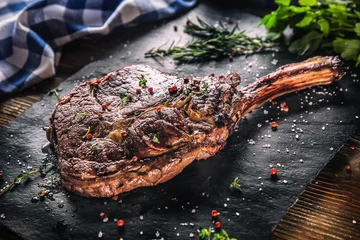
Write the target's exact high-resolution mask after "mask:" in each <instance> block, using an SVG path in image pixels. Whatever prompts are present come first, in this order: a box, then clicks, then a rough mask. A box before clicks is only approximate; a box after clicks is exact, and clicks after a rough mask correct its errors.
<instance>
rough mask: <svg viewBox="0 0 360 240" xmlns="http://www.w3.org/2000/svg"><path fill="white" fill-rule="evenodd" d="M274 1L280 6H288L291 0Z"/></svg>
mask: <svg viewBox="0 0 360 240" xmlns="http://www.w3.org/2000/svg"><path fill="white" fill-rule="evenodd" d="M275 3H276V4H278V5H282V6H289V5H290V3H291V0H275Z"/></svg>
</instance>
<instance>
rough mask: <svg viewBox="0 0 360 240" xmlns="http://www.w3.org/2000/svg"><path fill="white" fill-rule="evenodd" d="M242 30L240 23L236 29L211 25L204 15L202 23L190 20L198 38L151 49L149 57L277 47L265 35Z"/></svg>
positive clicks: (191, 56) (209, 55) (196, 55)
mask: <svg viewBox="0 0 360 240" xmlns="http://www.w3.org/2000/svg"><path fill="white" fill-rule="evenodd" d="M237 30H239V27H238V25H237V24H236V25H235V26H234V27H233V28H232V29H230V30H229V29H227V28H225V27H224V26H223V25H222V24H221V23H220V27H215V26H213V25H210V24H208V23H206V22H204V21H203V20H201V19H200V18H198V23H194V22H192V21H190V20H188V21H187V24H186V26H185V29H184V31H185V32H186V33H188V34H190V35H192V36H195V37H198V39H195V40H193V41H190V42H188V43H186V44H185V45H184V46H173V45H174V42H173V43H172V44H171V46H170V47H169V48H168V49H164V48H161V47H159V48H158V49H155V48H153V49H150V50H149V51H148V52H146V53H145V57H164V56H167V55H170V56H171V57H172V58H174V59H175V60H179V61H186V60H188V61H192V60H209V59H214V58H221V57H228V56H234V55H242V54H253V53H258V52H264V51H271V50H274V47H275V46H276V44H275V43H272V42H269V41H268V40H263V39H262V38H261V37H250V36H248V35H246V34H245V33H244V31H237Z"/></svg>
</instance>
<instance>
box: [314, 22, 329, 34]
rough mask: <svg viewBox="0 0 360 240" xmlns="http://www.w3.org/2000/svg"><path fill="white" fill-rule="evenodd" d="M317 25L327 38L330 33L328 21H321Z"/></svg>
mask: <svg viewBox="0 0 360 240" xmlns="http://www.w3.org/2000/svg"><path fill="white" fill-rule="evenodd" d="M317 23H318V25H319V27H320V30H321V31H322V32H323V33H324V36H325V37H327V35H328V34H329V32H330V24H329V22H328V20H326V19H320V20H319V21H318V22H317Z"/></svg>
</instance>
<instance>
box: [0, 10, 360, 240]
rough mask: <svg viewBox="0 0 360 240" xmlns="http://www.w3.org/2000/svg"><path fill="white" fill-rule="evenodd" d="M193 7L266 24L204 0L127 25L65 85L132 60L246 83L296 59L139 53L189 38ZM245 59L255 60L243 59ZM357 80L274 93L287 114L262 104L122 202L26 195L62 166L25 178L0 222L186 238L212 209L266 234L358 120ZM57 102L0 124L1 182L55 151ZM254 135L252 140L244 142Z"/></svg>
mask: <svg viewBox="0 0 360 240" xmlns="http://www.w3.org/2000/svg"><path fill="white" fill-rule="evenodd" d="M196 16H200V17H201V18H203V19H204V20H207V21H209V22H212V23H214V21H215V20H225V17H231V18H232V19H235V20H240V26H241V28H242V29H245V30H249V31H250V32H251V33H252V34H264V30H263V29H262V28H257V24H258V21H259V18H257V17H255V16H252V15H250V14H247V13H243V12H240V11H239V10H236V9H233V10H231V9H230V10H229V9H224V10H222V9H218V8H217V7H213V6H212V5H205V4H202V5H200V6H198V7H197V8H196V9H195V10H193V11H191V12H190V13H189V14H187V15H186V16H184V17H181V18H179V19H177V20H174V21H172V22H169V23H167V24H165V25H163V26H160V27H155V28H153V27H143V28H136V29H132V30H128V31H126V34H125V35H124V36H123V38H122V39H117V38H115V37H114V39H113V40H112V41H119V45H118V47H116V48H115V49H113V50H112V51H111V52H109V55H108V56H107V57H105V58H104V59H102V60H100V61H97V62H93V63H92V64H90V65H88V66H86V67H85V68H84V69H82V70H81V71H79V72H78V73H76V74H75V75H74V76H72V77H71V78H70V79H68V80H67V81H65V82H64V83H63V84H62V85H61V87H62V88H63V89H64V91H63V92H61V94H62V95H64V94H65V93H66V92H68V91H70V90H71V89H72V88H73V86H74V85H77V84H79V82H81V81H83V80H84V79H91V78H97V77H100V76H103V75H104V74H106V73H108V72H110V71H112V70H116V69H118V68H120V67H122V66H125V65H130V64H137V63H145V64H149V65H151V66H153V67H155V68H158V69H159V70H161V71H164V72H168V73H174V74H178V75H180V76H188V75H191V74H195V75H198V76H202V75H207V74H209V73H211V72H214V73H215V74H216V75H219V74H222V73H225V74H226V73H227V72H228V71H238V72H240V73H241V76H242V79H243V83H242V84H246V83H248V82H251V81H253V78H254V77H255V76H256V75H257V74H259V75H263V74H266V73H268V72H270V71H271V70H274V69H275V68H276V67H277V66H280V65H282V64H286V63H290V62H296V61H300V60H302V59H299V58H297V57H295V56H294V55H290V54H288V53H286V52H283V53H276V54H272V53H269V54H261V55H253V56H249V57H247V58H246V57H236V58H235V59H234V61H233V62H231V63H230V62H229V61H228V60H227V59H225V60H222V61H210V62H207V63H201V64H183V65H178V66H177V65H175V64H174V62H172V61H171V60H170V59H165V60H160V61H158V62H156V61H154V60H153V59H144V58H143V53H144V51H145V50H148V49H150V48H151V47H153V46H159V45H161V44H162V43H163V42H165V41H167V40H172V39H174V40H177V39H179V38H180V37H181V39H182V40H181V41H183V42H184V41H186V39H189V37H188V36H186V35H184V34H183V33H182V27H180V26H182V25H183V23H184V22H185V20H186V18H187V17H189V18H191V19H195V17H196ZM173 25H177V26H178V29H179V30H178V32H174V31H173ZM152 28H153V29H152ZM273 59H277V60H278V63H277V65H276V66H275V65H273V64H271V61H272V60H273ZM250 62H251V63H252V67H251V68H249V67H248V63H250ZM245 68H246V70H245ZM247 69H250V71H248V70H247ZM359 85H360V84H359V83H358V80H357V77H355V75H352V74H351V72H350V70H349V73H348V74H347V76H346V77H345V78H344V79H343V80H342V81H340V82H338V83H336V84H334V85H332V86H330V87H325V88H323V87H318V88H314V89H309V90H305V91H302V92H299V93H294V94H290V95H287V96H284V97H281V98H279V99H277V102H279V103H280V102H282V101H285V102H286V103H287V105H288V106H289V109H290V110H289V112H287V113H285V112H283V111H280V109H279V107H278V105H271V104H270V103H266V104H265V105H264V106H263V107H261V108H258V109H256V110H254V111H253V112H252V113H250V114H248V116H247V117H246V119H244V120H242V121H241V122H240V124H239V129H238V131H237V132H235V133H234V134H233V135H232V136H231V137H230V138H229V141H228V145H227V147H226V148H225V149H223V150H222V151H221V152H220V153H219V154H218V155H217V156H215V157H212V158H210V159H208V160H206V161H198V162H195V163H193V164H191V165H190V166H189V167H188V168H186V169H185V170H184V171H183V173H182V174H180V175H178V176H177V177H175V178H174V179H172V180H171V181H169V182H167V183H164V184H161V185H159V186H157V187H151V188H141V189H136V190H134V191H132V192H130V193H126V194H122V195H120V196H119V199H118V201H114V200H112V199H111V198H106V199H94V198H83V197H79V196H76V195H73V194H71V193H68V192H66V191H64V190H62V189H61V187H60V188H56V189H52V191H53V192H55V194H54V196H53V199H46V200H45V201H43V202H37V203H31V199H32V198H33V197H34V196H36V195H37V193H38V192H39V191H40V190H41V189H42V188H41V187H39V184H40V185H41V184H46V183H48V182H51V181H52V180H54V179H55V181H56V179H57V178H58V175H57V174H56V173H53V174H49V175H48V176H46V178H41V177H40V176H34V177H31V178H30V180H29V181H27V182H26V183H25V184H22V185H21V186H17V187H16V188H15V189H14V190H13V191H12V192H10V193H7V194H6V195H4V196H3V197H1V199H0V214H2V213H3V214H4V215H5V217H6V218H5V219H0V226H1V227H2V228H3V229H9V230H11V231H12V232H13V233H14V234H16V235H17V236H19V237H21V238H25V239H89V238H91V239H94V238H97V236H98V233H99V231H102V232H103V237H102V238H103V239H119V238H120V237H123V238H124V239H160V238H162V237H163V238H165V239H188V238H189V237H190V236H191V234H194V238H197V235H198V234H197V229H198V228H201V227H208V226H210V225H211V224H212V223H211V215H210V212H211V210H212V209H217V210H218V211H219V212H220V213H221V215H220V218H219V219H220V221H221V222H222V226H223V227H224V229H226V230H227V231H228V233H229V234H230V235H231V236H233V237H236V238H238V239H264V238H265V237H266V236H268V235H269V233H270V232H271V230H272V229H273V227H274V226H275V225H276V224H277V223H278V222H279V221H280V219H281V217H282V216H283V215H284V213H285V212H286V210H287V209H288V208H289V207H290V206H291V205H292V204H293V203H294V202H295V200H296V197H297V196H298V195H299V194H300V193H301V192H302V191H303V189H304V187H305V186H306V185H307V184H308V183H309V182H310V181H311V180H312V179H313V178H314V177H315V176H316V174H317V173H318V172H319V171H320V170H321V169H322V168H323V167H324V165H325V164H326V163H327V162H328V160H329V159H330V157H331V156H332V155H333V154H334V151H331V150H330V149H331V148H333V149H335V150H336V149H337V148H339V147H340V146H341V144H342V143H343V142H344V141H345V140H346V139H347V138H348V137H349V136H350V135H351V134H352V133H353V132H354V131H355V129H356V128H357V127H358V126H359V119H358V117H357V115H358V114H359V110H360V105H359V104H358V103H359V101H360V96H359V94H357V92H359V89H360V86H359ZM56 102H57V100H56V98H55V97H54V96H53V97H49V96H46V97H44V99H43V100H42V101H40V102H38V103H36V104H34V105H33V107H31V108H30V109H29V110H27V111H26V112H25V113H24V114H22V115H21V116H20V117H18V118H17V119H16V120H15V121H13V122H12V123H10V124H8V125H6V126H5V127H4V128H2V129H0V159H1V162H0V170H2V171H3V172H4V182H2V183H1V184H2V185H5V184H6V182H5V181H10V180H11V179H13V178H14V177H15V176H16V175H17V174H18V173H19V172H20V170H21V169H27V168H28V167H29V166H31V167H33V168H35V167H37V166H39V165H40V164H41V162H42V161H44V160H46V161H50V162H51V161H54V160H55V159H54V155H53V154H45V153H42V151H41V146H42V145H44V144H45V143H46V138H45V132H44V131H43V130H42V127H44V126H47V125H48V117H49V116H50V114H51V111H52V109H53V107H54V105H55V104H56ZM272 120H276V121H277V122H278V124H279V128H278V130H277V131H276V132H273V131H271V129H270V127H269V125H268V121H272ZM297 135H298V138H296V136H297ZM250 139H253V140H254V141H255V144H249V140H250ZM250 142H251V141H250ZM300 159H302V160H303V162H302V163H301V162H300ZM277 164H278V165H279V166H277ZM270 165H272V166H276V167H277V168H278V175H279V179H278V180H275V181H274V180H272V179H271V178H270V175H269V168H270ZM236 176H238V177H239V179H240V183H241V189H242V191H241V192H235V193H234V192H232V191H230V190H229V184H230V183H231V182H232V180H233V179H234V178H235V177H236ZM101 212H104V213H106V214H107V215H108V217H109V221H108V222H106V223H104V222H103V220H102V218H101V217H100V213H101ZM140 216H143V220H141V219H140ZM114 218H117V219H124V221H125V225H126V227H125V228H124V230H123V231H118V229H117V226H116V224H115V223H114V221H113V219H114Z"/></svg>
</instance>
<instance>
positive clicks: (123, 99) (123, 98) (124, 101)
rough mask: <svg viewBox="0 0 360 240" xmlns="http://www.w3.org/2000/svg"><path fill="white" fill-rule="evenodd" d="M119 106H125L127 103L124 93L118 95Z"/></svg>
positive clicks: (127, 99)
mask: <svg viewBox="0 0 360 240" xmlns="http://www.w3.org/2000/svg"><path fill="white" fill-rule="evenodd" d="M119 97H120V101H121V105H126V104H127V103H128V102H129V98H128V97H127V96H126V94H125V93H124V92H120V93H119Z"/></svg>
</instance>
